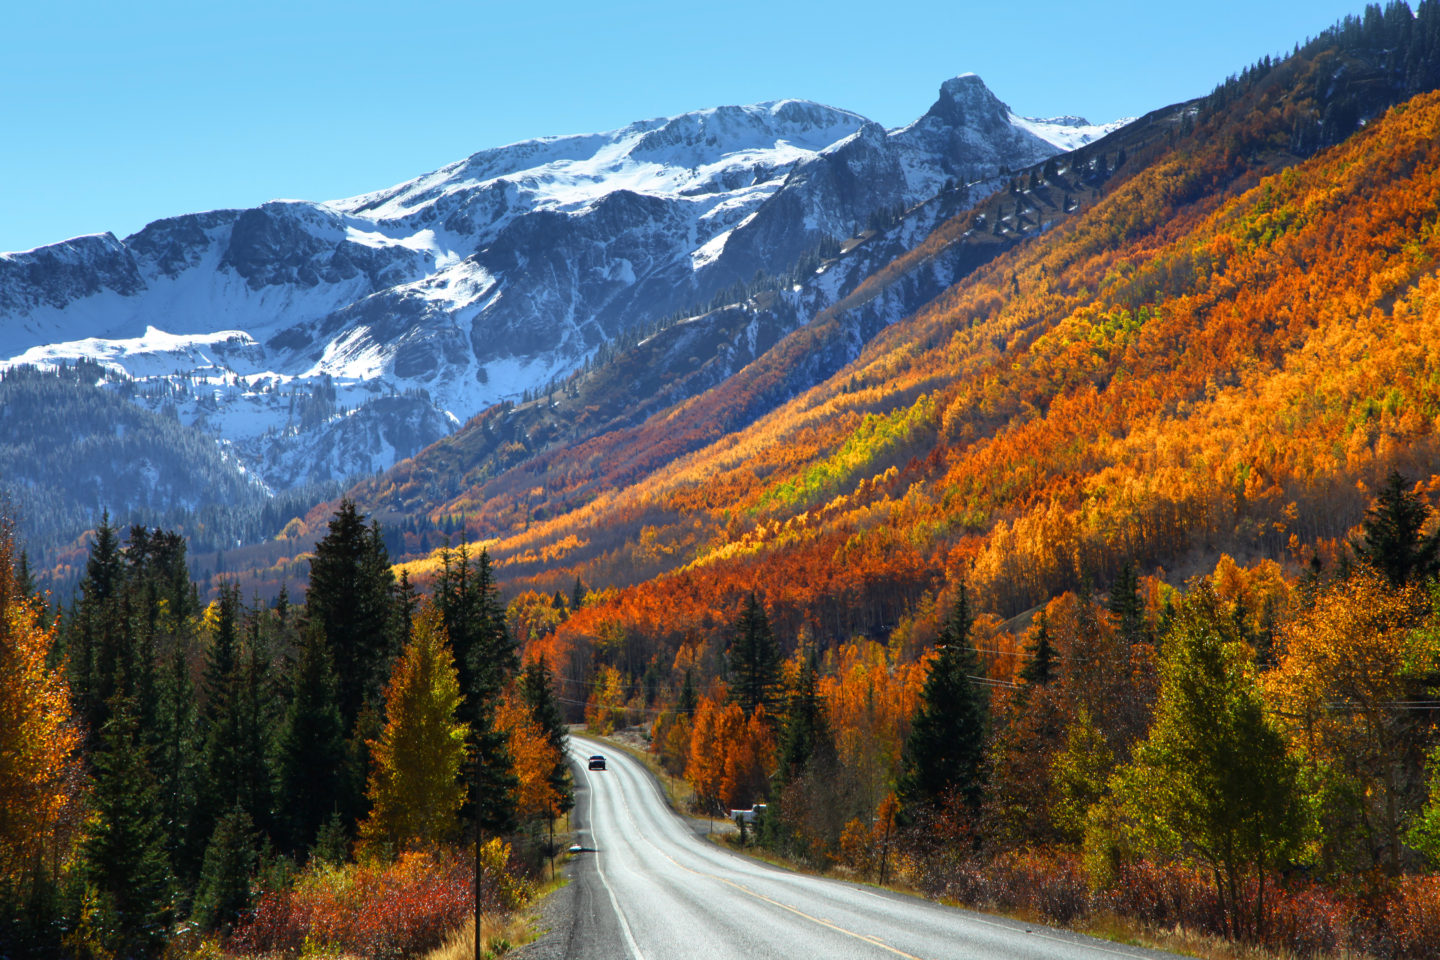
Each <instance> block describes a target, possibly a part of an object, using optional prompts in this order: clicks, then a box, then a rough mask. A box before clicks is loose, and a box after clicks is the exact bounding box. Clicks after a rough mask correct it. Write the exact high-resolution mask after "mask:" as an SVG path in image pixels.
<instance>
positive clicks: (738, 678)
mask: <svg viewBox="0 0 1440 960" xmlns="http://www.w3.org/2000/svg"><path fill="white" fill-rule="evenodd" d="M779 676H780V649H779V647H778V646H777V645H776V643H775V637H774V635H773V634H772V633H771V632H770V620H769V618H768V617H767V616H766V615H765V607H764V605H763V604H762V603H761V602H760V600H759V598H758V597H756V596H755V592H754V591H753V590H752V591H751V592H750V594H749V596H747V597H746V598H745V606H744V607H743V608H742V609H741V611H740V616H739V618H738V619H737V620H736V621H735V632H734V638H733V639H732V640H731V641H730V683H731V686H730V696H731V698H732V699H734V701H735V702H736V703H738V704H740V707H741V709H743V710H744V711H745V716H746V717H749V716H751V715H752V714H754V713H755V711H756V710H757V709H759V708H760V707H762V706H764V707H767V708H771V707H773V706H774V702H775V692H776V687H777V685H778V682H779Z"/></svg>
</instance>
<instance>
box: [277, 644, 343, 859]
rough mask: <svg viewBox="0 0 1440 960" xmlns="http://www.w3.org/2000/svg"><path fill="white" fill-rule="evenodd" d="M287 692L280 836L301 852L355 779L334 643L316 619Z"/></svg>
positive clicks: (280, 760) (280, 752) (280, 743)
mask: <svg viewBox="0 0 1440 960" xmlns="http://www.w3.org/2000/svg"><path fill="white" fill-rule="evenodd" d="M289 692H290V696H289V702H288V703H287V705H286V709H285V715H284V717H283V719H282V720H281V721H280V729H279V734H278V735H277V737H276V741H275V800H276V804H275V809H276V821H277V830H276V833H277V837H276V841H277V843H278V845H279V847H280V849H282V850H284V851H286V852H288V853H299V852H301V851H303V850H305V849H307V848H308V847H310V846H311V845H312V844H314V843H315V841H316V837H317V835H318V834H319V832H320V829H321V827H322V826H323V825H324V824H325V823H326V822H327V821H328V820H329V819H330V818H331V817H338V816H339V813H340V811H341V809H342V808H347V804H348V802H349V801H348V794H349V793H350V792H352V791H351V790H350V789H347V786H348V785H350V784H352V783H353V782H354V780H355V779H356V778H355V773H354V771H352V770H351V769H350V767H349V763H348V759H349V754H348V751H347V749H346V746H345V731H344V728H343V726H342V724H341V720H340V707H339V704H338V702H337V694H336V690H335V673H334V671H333V669H332V668H331V665H330V648H329V645H328V644H327V643H326V642H325V633H324V631H323V630H322V629H321V628H320V626H319V625H318V624H311V625H310V627H309V628H308V629H307V630H306V631H305V639H304V646H302V647H301V648H300V658H299V660H297V661H296V663H295V666H294V668H293V669H292V671H291V674H290V691H289ZM337 826H338V824H337Z"/></svg>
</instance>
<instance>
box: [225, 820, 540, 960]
mask: <svg viewBox="0 0 1440 960" xmlns="http://www.w3.org/2000/svg"><path fill="white" fill-rule="evenodd" d="M495 844H498V841H492V844H488V845H487V850H486V858H485V859H486V870H485V873H486V883H485V892H486V894H487V896H486V901H487V902H486V905H485V906H486V909H487V910H510V909H514V907H516V906H517V905H518V902H519V901H521V900H523V899H524V895H525V888H524V884H523V883H521V882H517V881H516V880H515V879H514V874H513V873H511V872H510V871H509V870H506V869H504V866H505V865H506V861H507V859H508V856H509V849H508V847H503V846H497V847H496V848H495V849H494V850H491V849H489V848H490V847H491V846H495ZM495 868H499V869H495ZM474 877H475V872H474V865H473V863H472V861H471V860H470V857H469V856H468V855H460V854H456V853H446V854H432V853H406V854H402V855H401V856H400V858H399V859H398V860H396V861H395V862H394V863H366V864H352V865H348V866H344V867H319V868H316V869H312V870H307V871H306V872H305V873H304V874H302V875H301V877H300V878H299V879H298V880H296V882H295V884H294V886H292V887H291V888H290V889H288V890H280V891H267V892H266V893H265V894H264V895H263V896H262V897H261V899H260V902H259V904H258V905H257V906H256V908H255V910H254V911H253V912H252V913H251V915H250V916H249V917H248V918H246V919H245V920H244V921H242V922H241V923H240V925H239V926H237V927H236V929H235V932H234V933H233V934H232V935H231V937H230V939H229V941H228V943H227V945H226V946H227V949H228V950H229V951H231V952H234V953H242V954H276V953H278V954H285V955H291V956H294V955H298V954H299V953H300V952H301V950H302V949H303V948H304V947H305V945H306V943H307V941H308V942H309V943H310V944H311V945H312V946H323V947H325V948H327V949H332V950H335V951H337V952H341V953H347V954H356V955H359V956H364V957H375V958H380V960H396V958H402V957H410V956H415V955H417V954H422V953H425V952H426V951H429V950H432V949H434V948H435V947H437V946H439V945H440V944H441V943H442V942H443V941H444V939H445V937H446V936H447V935H448V934H449V933H450V932H451V931H452V930H454V929H455V928H456V927H458V926H460V925H461V924H463V923H464V922H465V920H466V918H467V917H469V916H470V915H471V913H472V912H473V910H474V904H475V899H474V894H473V890H474ZM492 900H493V901H494V902H491V901H492Z"/></svg>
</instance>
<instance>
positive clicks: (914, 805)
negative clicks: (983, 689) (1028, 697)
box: [897, 581, 986, 814]
mask: <svg viewBox="0 0 1440 960" xmlns="http://www.w3.org/2000/svg"><path fill="white" fill-rule="evenodd" d="M972 622H973V617H972V616H971V613H970V599H969V595H968V593H967V591H966V588H965V584H964V582H963V581H962V582H961V583H960V584H959V586H958V587H957V589H956V594H955V608H954V610H953V611H952V612H951V614H950V617H949V618H948V619H947V620H946V621H945V625H944V627H943V628H942V629H941V631H940V636H939V637H938V638H937V641H936V649H937V651H938V653H937V655H936V657H935V659H934V661H933V662H932V663H931V665H930V672H929V674H928V675H927V676H926V678H925V687H924V689H923V690H922V691H921V694H920V698H921V704H920V708H919V710H918V711H917V712H916V714H915V719H914V721H913V723H912V724H911V727H910V736H909V737H908V738H907V739H906V741H905V749H904V755H903V757H902V759H901V774H900V781H899V784H898V790H897V793H898V794H899V798H900V802H901V804H902V807H903V808H904V809H905V810H906V811H907V813H909V814H913V813H914V812H916V811H917V809H918V808H921V807H932V808H933V807H938V806H941V805H943V804H945V803H947V802H948V801H949V800H951V799H952V798H954V799H958V800H960V801H961V802H963V803H964V804H965V806H967V807H968V808H969V809H970V810H972V811H974V810H976V809H978V808H979V805H980V799H981V793H982V787H983V783H982V781H981V772H982V771H981V768H982V763H983V761H984V756H985V713H986V708H985V700H984V697H983V696H982V695H981V693H980V691H979V689H978V687H977V684H976V683H975V681H974V680H973V679H972V677H974V676H976V675H977V674H978V673H979V666H978V664H977V662H976V657H975V650H974V648H973V647H972V646H971V644H970V626H971V624H972Z"/></svg>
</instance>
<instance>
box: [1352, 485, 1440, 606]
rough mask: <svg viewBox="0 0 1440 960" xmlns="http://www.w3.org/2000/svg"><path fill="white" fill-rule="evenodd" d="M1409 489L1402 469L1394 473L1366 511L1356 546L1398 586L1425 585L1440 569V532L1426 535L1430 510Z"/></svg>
mask: <svg viewBox="0 0 1440 960" xmlns="http://www.w3.org/2000/svg"><path fill="white" fill-rule="evenodd" d="M1409 486H1410V481H1409V480H1407V479H1406V478H1405V476H1404V475H1403V474H1401V473H1400V472H1399V471H1398V470H1392V471H1390V476H1389V477H1387V478H1386V480H1385V486H1383V487H1382V488H1381V489H1380V493H1379V495H1378V496H1377V497H1376V498H1375V503H1374V505H1373V506H1371V507H1370V509H1369V510H1367V511H1366V512H1365V520H1364V523H1363V524H1362V527H1361V539H1360V541H1359V542H1358V543H1355V544H1353V545H1352V546H1353V547H1354V550H1355V553H1356V554H1357V555H1358V556H1359V557H1360V559H1361V560H1362V561H1364V562H1365V563H1368V564H1369V565H1370V566H1372V567H1374V568H1375V569H1376V570H1379V571H1380V572H1381V573H1383V574H1384V575H1385V578H1386V579H1387V580H1389V581H1390V584H1391V585H1392V586H1396V587H1400V586H1404V585H1405V584H1407V583H1418V582H1421V581H1423V580H1425V579H1427V578H1429V577H1432V576H1434V575H1435V572H1436V570H1437V568H1440V530H1436V531H1434V532H1432V533H1430V534H1426V533H1424V532H1423V530H1424V527H1425V521H1426V520H1427V519H1429V516H1430V508H1429V507H1428V506H1427V505H1426V504H1425V502H1424V501H1423V500H1421V499H1420V498H1419V497H1417V496H1415V495H1414V494H1412V493H1410V492H1409V489H1408V488H1409Z"/></svg>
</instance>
